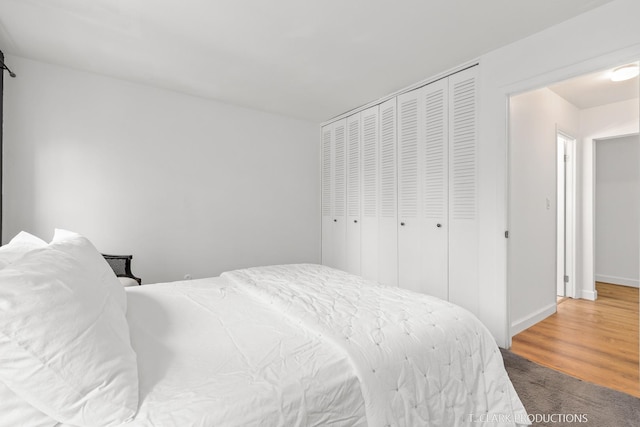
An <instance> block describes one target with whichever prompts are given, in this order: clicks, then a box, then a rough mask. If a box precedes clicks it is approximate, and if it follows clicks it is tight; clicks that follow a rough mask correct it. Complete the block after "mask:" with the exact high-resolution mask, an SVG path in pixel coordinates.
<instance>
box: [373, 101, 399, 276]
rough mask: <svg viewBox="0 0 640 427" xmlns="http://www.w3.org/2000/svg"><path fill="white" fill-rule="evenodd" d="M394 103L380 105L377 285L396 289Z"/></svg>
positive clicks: (396, 168) (396, 187) (396, 240)
mask: <svg viewBox="0 0 640 427" xmlns="http://www.w3.org/2000/svg"><path fill="white" fill-rule="evenodd" d="M396 108H397V107H396V99H395V98H393V99H390V100H388V101H386V102H384V103H382V104H380V113H379V114H380V116H379V121H380V127H379V129H380V157H379V163H378V164H379V193H378V194H379V205H378V206H379V207H378V209H379V213H378V233H379V234H378V281H379V282H380V283H382V284H384V285H388V286H398V158H397V140H396V138H397V132H396V127H397V126H396V125H397V110H396Z"/></svg>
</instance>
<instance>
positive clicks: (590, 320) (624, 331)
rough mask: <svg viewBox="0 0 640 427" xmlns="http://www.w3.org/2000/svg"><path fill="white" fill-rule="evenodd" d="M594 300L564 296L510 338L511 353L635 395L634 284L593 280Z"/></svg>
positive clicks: (639, 389) (639, 383) (639, 382)
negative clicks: (549, 313) (552, 308)
mask: <svg viewBox="0 0 640 427" xmlns="http://www.w3.org/2000/svg"><path fill="white" fill-rule="evenodd" d="M596 289H597V291H598V299H597V300H596V301H588V300H583V299H572V298H564V299H562V300H559V301H558V311H557V313H555V314H553V315H552V316H549V317H547V318H546V319H545V320H543V321H542V322H539V323H537V324H535V325H534V326H532V327H531V328H529V329H527V330H525V331H523V332H521V333H519V334H518V335H516V336H515V337H513V342H512V347H511V351H513V352H514V353H516V354H518V355H520V356H522V357H525V358H527V359H529V360H532V361H534V362H536V363H539V364H541V365H544V366H547V367H550V368H553V369H556V370H558V371H561V372H564V373H566V374H569V375H571V376H574V377H577V378H580V379H582V380H585V381H589V382H592V383H596V384H600V385H603V386H605V387H609V388H612V389H615V390H619V391H622V392H625V393H628V394H631V395H633V396H636V397H640V377H639V366H640V361H639V358H638V350H639V346H640V344H639V340H638V337H639V335H640V330H639V328H638V323H639V322H638V319H639V314H638V306H639V302H638V288H631V287H627V286H617V285H611V284H607V283H600V282H598V283H596Z"/></svg>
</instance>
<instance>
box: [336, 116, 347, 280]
mask: <svg viewBox="0 0 640 427" xmlns="http://www.w3.org/2000/svg"><path fill="white" fill-rule="evenodd" d="M346 127H347V123H346V119H342V120H339V121H337V122H335V123H334V126H333V141H334V147H335V148H334V157H333V164H334V168H333V225H334V230H333V237H332V240H333V247H332V249H333V255H332V258H333V265H332V267H335V268H338V269H340V270H345V269H346V267H347V263H346V232H347V227H346V225H347V221H346V217H347V209H346V204H347V198H346V193H347V185H346V184H347V182H346V179H347V152H346V148H347V129H346Z"/></svg>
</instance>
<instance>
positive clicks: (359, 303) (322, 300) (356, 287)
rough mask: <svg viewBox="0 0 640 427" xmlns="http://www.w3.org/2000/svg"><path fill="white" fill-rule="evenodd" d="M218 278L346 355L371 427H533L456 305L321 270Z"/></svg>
mask: <svg viewBox="0 0 640 427" xmlns="http://www.w3.org/2000/svg"><path fill="white" fill-rule="evenodd" d="M221 277H223V278H227V279H229V280H230V281H231V282H233V283H234V284H236V285H237V286H238V287H239V288H242V289H243V290H244V291H245V292H247V293H248V294H249V295H252V296H253V297H255V298H256V299H257V300H261V301H263V302H265V303H266V304H267V305H269V306H272V307H274V310H275V311H277V312H282V313H285V314H286V315H287V316H288V317H289V319H290V320H291V321H292V322H297V323H299V324H300V325H301V326H302V327H303V328H302V329H306V330H308V331H313V333H315V334H317V335H318V336H319V337H320V338H321V339H323V340H327V341H328V342H330V343H332V344H333V345H334V346H335V347H336V348H337V349H339V350H340V353H342V354H346V355H348V357H349V359H350V360H351V362H352V364H353V368H354V370H355V372H356V375H357V377H358V378H359V380H360V385H361V388H362V395H363V397H364V400H365V408H366V415H367V419H368V425H369V426H371V427H375V426H458V425H482V424H483V423H481V422H478V421H479V420H490V421H492V422H490V423H487V424H488V425H514V424H515V422H514V421H517V420H520V421H521V422H522V420H525V421H526V420H527V416H526V412H525V410H524V408H523V406H522V404H521V402H520V400H519V398H518V396H517V395H516V393H515V390H514V389H513V386H512V384H511V382H510V380H509V378H508V376H507V374H506V371H505V369H504V366H503V362H502V357H501V355H500V352H499V350H498V348H497V346H496V344H495V341H494V340H493V338H492V336H491V335H490V333H489V332H488V331H487V329H486V328H485V327H484V326H483V325H482V324H481V323H480V322H479V321H478V320H477V319H476V318H475V317H474V316H473V315H472V314H471V313H469V312H468V311H466V310H464V309H462V308H460V307H458V306H455V305H453V304H450V303H448V302H445V301H442V300H440V299H437V298H434V297H429V296H427V295H420V294H416V293H413V292H410V291H406V290H403V289H399V288H391V287H384V286H381V285H378V284H376V283H374V282H369V281H366V280H365V279H362V278H360V277H357V276H353V275H349V274H347V273H344V272H341V271H338V270H334V269H330V268H327V267H322V266H317V265H292V266H271V267H259V268H251V269H246V270H239V271H234V272H228V273H224V274H223V275H222V276H221ZM493 421H495V422H493Z"/></svg>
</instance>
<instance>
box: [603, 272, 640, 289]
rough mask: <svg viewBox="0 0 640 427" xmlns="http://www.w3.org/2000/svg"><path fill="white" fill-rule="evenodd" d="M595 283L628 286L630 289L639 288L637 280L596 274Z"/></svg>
mask: <svg viewBox="0 0 640 427" xmlns="http://www.w3.org/2000/svg"><path fill="white" fill-rule="evenodd" d="M596 282H605V283H612V284H614V285H622V286H630V287H632V288H640V281H638V279H630V278H628V277H618V276H608V275H606V274H596Z"/></svg>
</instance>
